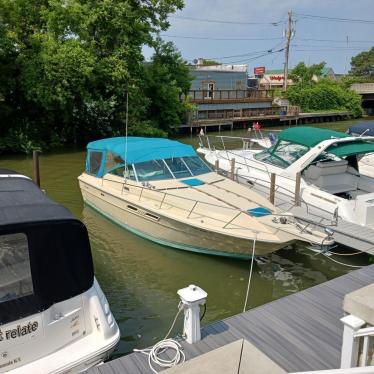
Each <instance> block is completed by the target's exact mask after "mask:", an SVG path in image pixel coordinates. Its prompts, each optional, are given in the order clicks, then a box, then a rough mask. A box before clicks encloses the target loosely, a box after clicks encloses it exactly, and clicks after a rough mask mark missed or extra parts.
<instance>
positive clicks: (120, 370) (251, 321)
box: [88, 265, 374, 374]
mask: <svg viewBox="0 0 374 374" xmlns="http://www.w3.org/2000/svg"><path fill="white" fill-rule="evenodd" d="M373 282H374V265H370V266H367V267H364V268H362V269H359V270H355V271H352V272H350V273H348V274H346V275H343V276H341V277H338V278H335V279H333V280H330V281H328V282H325V283H322V284H320V285H317V286H314V287H311V288H309V289H306V290H304V291H301V292H297V293H295V294H293V295H290V296H286V297H283V298H281V299H278V300H275V301H272V302H270V303H268V304H265V305H262V306H259V307H256V308H254V309H251V310H249V311H247V312H245V313H241V314H238V315H236V316H233V317H229V318H226V319H224V320H222V321H217V322H215V323H212V324H210V325H208V326H206V327H204V328H203V329H202V340H201V341H199V342H197V343H195V344H192V345H190V344H187V343H186V342H182V343H181V344H182V346H183V348H184V353H185V355H186V359H187V360H190V359H192V358H194V357H198V356H200V355H202V354H204V353H207V352H210V351H212V350H214V349H216V348H220V347H223V346H224V345H227V344H229V343H232V342H234V341H237V340H238V339H246V340H248V341H249V342H250V343H252V344H253V345H254V346H255V347H256V348H258V349H259V350H261V351H262V352H263V353H264V354H266V355H267V356H268V357H269V358H270V359H272V360H273V361H274V362H275V363H277V364H278V365H279V366H280V367H281V368H283V369H284V370H286V371H287V372H297V371H307V370H324V369H336V368H339V367H340V355H341V345H342V336H343V323H342V322H341V321H340V318H341V317H343V315H344V312H343V300H344V296H345V295H346V294H348V293H350V292H352V291H355V290H357V289H360V288H362V287H365V286H367V285H369V284H371V283H373ZM252 287H256V284H253V285H252ZM207 291H208V292H209V290H207ZM208 308H209V299H208ZM139 348H143V347H139ZM88 373H90V374H147V373H149V374H151V373H152V371H151V370H150V369H149V367H148V363H147V356H145V355H143V354H141V353H132V354H129V355H127V356H124V357H120V358H118V359H115V360H113V361H109V362H107V363H105V364H103V365H101V366H98V367H95V368H92V369H90V370H88Z"/></svg>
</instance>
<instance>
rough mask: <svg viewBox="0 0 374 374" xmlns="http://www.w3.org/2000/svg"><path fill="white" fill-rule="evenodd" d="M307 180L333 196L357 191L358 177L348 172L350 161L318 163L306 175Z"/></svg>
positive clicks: (310, 167)
mask: <svg viewBox="0 0 374 374" xmlns="http://www.w3.org/2000/svg"><path fill="white" fill-rule="evenodd" d="M304 177H305V179H306V180H307V181H308V182H310V183H312V184H314V185H315V186H317V187H319V188H320V189H321V190H325V191H327V192H329V193H331V194H336V193H342V192H348V191H355V190H357V186H358V180H359V178H358V177H357V175H354V174H352V173H350V172H349V171H348V161H346V160H340V161H327V162H317V163H316V164H315V165H311V166H309V168H308V169H307V170H306V171H305V173H304Z"/></svg>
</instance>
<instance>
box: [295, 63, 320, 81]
mask: <svg viewBox="0 0 374 374" xmlns="http://www.w3.org/2000/svg"><path fill="white" fill-rule="evenodd" d="M325 65H326V62H321V63H319V64H313V65H311V66H306V65H305V63H304V62H299V63H298V64H297V65H296V66H295V67H294V68H293V69H292V71H291V73H290V74H289V77H290V79H292V80H293V82H295V83H299V82H304V83H305V82H311V81H312V80H313V79H315V78H317V79H318V78H320V77H321V76H322V70H323V68H324V67H325Z"/></svg>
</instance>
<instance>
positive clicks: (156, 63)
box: [145, 39, 192, 132]
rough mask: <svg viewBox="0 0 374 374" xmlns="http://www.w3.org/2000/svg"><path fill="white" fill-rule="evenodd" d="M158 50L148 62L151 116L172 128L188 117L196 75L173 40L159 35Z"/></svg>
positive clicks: (158, 124)
mask: <svg viewBox="0 0 374 374" xmlns="http://www.w3.org/2000/svg"><path fill="white" fill-rule="evenodd" d="M154 48H155V53H154V55H153V57H152V60H151V62H150V63H149V64H147V66H146V71H145V78H146V79H145V85H146V90H145V93H146V96H147V97H148V98H150V105H149V108H148V111H147V117H148V118H152V119H153V121H154V122H155V127H157V128H159V129H161V130H163V131H165V132H170V131H171V130H172V129H173V128H174V127H175V126H177V125H179V124H180V123H182V122H183V121H184V120H185V115H186V111H187V110H188V102H186V99H183V98H186V97H187V94H188V90H189V89H190V86H191V80H192V76H191V75H190V71H189V68H188V66H187V64H186V62H185V61H184V60H183V59H182V57H181V55H180V53H179V52H178V51H177V50H176V48H175V46H174V45H173V43H171V42H168V43H165V42H163V41H162V40H161V39H157V41H156V43H155V44H154Z"/></svg>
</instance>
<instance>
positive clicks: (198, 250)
mask: <svg viewBox="0 0 374 374" xmlns="http://www.w3.org/2000/svg"><path fill="white" fill-rule="evenodd" d="M85 204H87V205H88V206H89V207H91V208H92V209H94V210H95V211H97V212H98V213H100V214H101V215H103V216H104V217H106V218H107V219H109V220H110V221H112V222H114V223H115V224H117V225H118V226H121V227H123V228H124V229H126V230H128V231H130V232H132V233H133V234H135V235H138V236H140V237H141V238H143V239H147V240H150V241H152V242H155V243H157V244H161V245H163V246H166V247H172V248H176V249H182V250H184V251H190V252H195V253H203V254H206V255H214V256H221V257H230V258H236V259H240V260H248V259H250V258H251V257H252V256H251V255H244V254H240V253H229V252H220V251H214V250H211V249H207V248H200V247H198V248H196V247H192V246H190V245H188V244H180V243H175V242H169V241H167V240H163V239H159V238H155V237H154V236H152V235H148V234H146V233H145V232H143V231H140V230H137V229H134V228H133V227H130V226H129V225H126V224H124V223H123V222H120V221H118V220H117V219H116V218H114V217H112V216H111V215H110V214H108V213H105V212H103V211H102V210H101V209H100V208H98V207H97V206H96V205H95V204H93V203H91V202H88V201H85Z"/></svg>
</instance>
